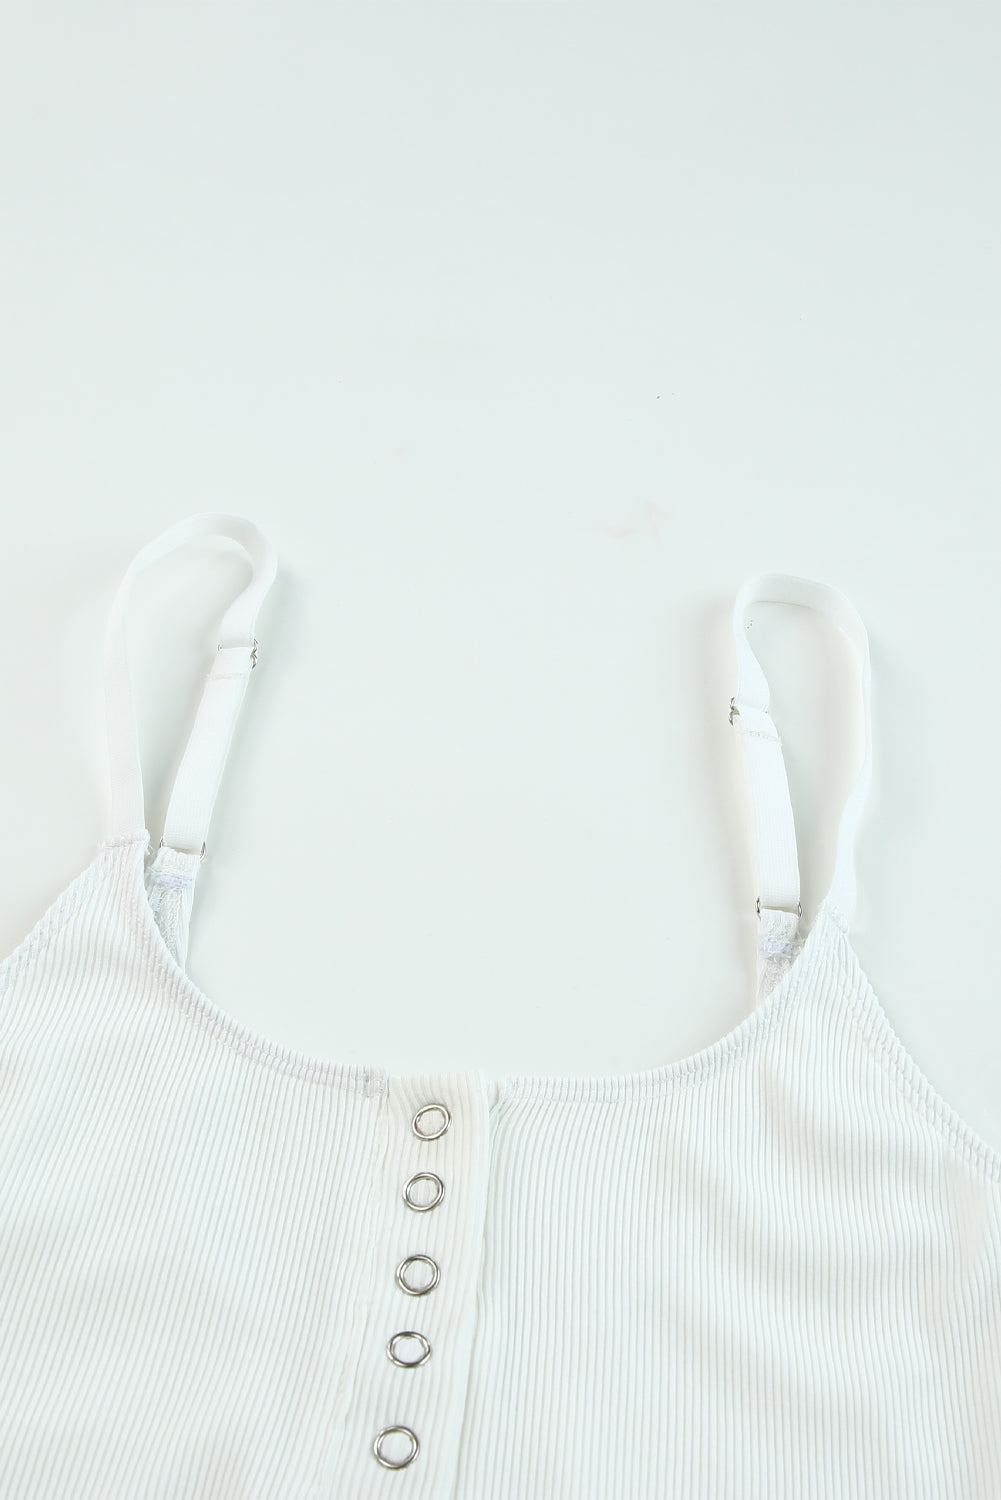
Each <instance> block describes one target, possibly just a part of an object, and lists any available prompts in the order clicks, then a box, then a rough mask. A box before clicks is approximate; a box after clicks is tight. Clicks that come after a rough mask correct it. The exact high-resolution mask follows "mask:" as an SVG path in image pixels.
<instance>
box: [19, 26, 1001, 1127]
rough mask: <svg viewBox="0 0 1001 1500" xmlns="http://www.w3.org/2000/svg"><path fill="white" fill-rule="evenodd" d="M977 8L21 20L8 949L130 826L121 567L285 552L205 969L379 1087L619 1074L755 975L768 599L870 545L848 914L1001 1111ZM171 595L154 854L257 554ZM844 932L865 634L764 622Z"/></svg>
mask: <svg viewBox="0 0 1001 1500" xmlns="http://www.w3.org/2000/svg"><path fill="white" fill-rule="evenodd" d="M999 30H1001V28H999V27H998V24H997V21H996V17H995V16H994V15H993V14H992V12H991V10H990V8H987V7H973V6H971V5H958V6H957V5H955V4H951V5H948V6H947V5H945V4H941V5H935V6H929V5H916V6H908V7H905V6H895V5H894V6H891V5H887V4H883V5H877V6H870V7H864V8H863V7H857V8H846V7H829V8H828V9H827V12H826V15H825V14H822V13H820V12H819V11H817V10H815V9H812V8H811V9H809V10H808V9H806V8H804V7H802V6H794V5H791V4H790V5H788V6H786V7H778V6H765V5H761V4H759V5H755V6H753V7H747V6H739V5H736V4H727V5H718V6H713V7H698V6H694V5H691V6H687V7H673V8H670V7H662V6H653V5H650V6H638V5H632V6H624V5H616V6H612V5H610V4H609V5H604V6H602V7H590V6H589V7H583V6H577V5H570V4H548V3H544V4H539V3H516V4H494V3H489V4H485V3H475V0H474V3H468V4H449V5H438V4H435V5H432V4H427V3H414V4H407V5H386V4H381V3H377V4H357V5H355V4H333V5H320V4H315V5H308V6H307V5H305V4H302V3H298V0H293V3H289V4H285V5H282V6H278V5H271V6H264V5H255V4H243V3H229V0H226V3H211V4H201V3H187V4H171V5H167V4H149V3H140V4H138V5H135V4H133V5H128V6H125V5H98V4H87V5H83V6H75V7H71V6H64V7H54V6H46V5H41V6H35V7H31V8H19V9H18V10H17V11H15V9H14V8H13V7H11V8H10V9H9V10H8V13H7V19H6V22H5V26H4V31H5V45H4V49H3V52H4V55H3V60H2V63H0V69H2V77H0V85H2V87H0V96H2V100H3V103H2V115H3V135H4V149H3V160H2V170H0V197H2V204H3V207H2V213H0V224H2V248H3V262H4V264H3V278H2V301H3V323H4V333H3V352H2V356H0V372H2V380H3V388H2V392H0V395H2V401H0V421H2V426H3V443H2V451H0V461H2V487H3V490H2V496H3V506H4V518H3V519H4V525H3V535H4V545H3V557H2V564H0V565H2V580H0V582H2V587H0V631H2V639H3V653H2V655H3V670H2V673H0V699H2V704H0V711H2V714H3V723H4V725H5V732H4V734H3V736H2V738H0V785H2V789H3V790H2V816H3V830H4V831H3V845H4V851H5V859H4V862H3V878H2V901H0V951H2V953H3V955H6V954H7V953H9V952H10V951H11V950H12V949H13V947H14V946H15V945H16V944H17V943H18V942H19V941H20V940H21V938H22V937H23V936H24V935H25V934H26V932H27V931H28V929H29V928H30V927H31V926H32V925H33V923H34V922H35V921H36V920H37V919H38V917H39V916H40V915H41V914H42V912H43V911H44V910H45V908H46V907H47V906H48V905H49V904H50V902H51V901H52V900H54V899H55V897H56V895H57V894H58V893H59V891H60V890H62V889H63V888H64V887H65V885H66V884H68V882H69V881H70V879H71V878H72V877H73V876H74V875H75V874H76V873H77V872H78V871H79V870H80V869H81V868H82V867H83V865H84V864H86V863H88V862H89V860H90V859H91V857H92V855H93V853H94V851H95V847H96V844H97V842H98V840H100V839H101V838H102V837H104V836H105V834H106V833H107V832H108V829H107V826H106V820H107V816H108V793H107V786H106V764H105V743H104V717H103V714H104V704H103V678H102V662H101V641H102V634H103V629H104V621H105V618H106V615H107V611H108V609H109V608H110V604H111V600H112V598H113V595H114V592H115V590H116V588H117V586H118V582H119V580H120V578H121V575H122V573H123V572H124V569H125V567H126V565H127V563H128V561H129V560H130V558H131V557H132V555H133V554H134V552H135V551H136V550H137V549H138V548H139V547H140V546H141V545H142V544H143V543H144V542H145V541H147V540H149V539H150V538H151V537H152V536H154V535H156V534H157V533H159V532H160V531H161V530H163V529H164V528H165V527H166V526H168V525H170V524H171V523H172V522H173V521H175V520H177V519H178V518H180V517H181V516H184V515H187V514H190V513H192V512H194V511H200V510H227V511H234V512H238V513H240V514H243V515H246V516H249V517H250V518H251V519H253V520H254V521H256V522H257V523H258V525H260V526H261V528H262V529H263V530H264V531H265V533H266V534H267V535H268V537H269V538H270V540H271V541H272V543H273V544H274V546H275V547H276V549H277V552H278V555H279V564H280V572H279V576H278V579H277V581H276V583H275V585H274V586H273V588H272V590H271V593H270V594H269V596H268V598H267V600H266V601H265V605H264V607H263V609H262V611H261V614H260V616H259V622H258V623H259V628H258V631H257V635H258V638H259V640H260V642H261V648H260V664H259V667H258V669H257V671H256V672H255V673H254V675H253V677H252V679H251V682H250V686H249V690H248V694H247V699H246V703H245V705H244V709H243V713H242V715H241V719H240V723H239V726H238V729H237V735H236V739H235V741H234V746H233V750H232V753H231V757H230V761H229V765H228V768H227V774H226V778H225V780H224V783H223V788H222V791H221V793H220V797H219V800H218V801H217V803H216V809H215V815H214V818H213V824H212V828H211V830H210V835H209V846H210V847H209V855H208V858H207V859H206V861H205V864H204V865H203V867H202V873H201V875H200V878H199V886H198V892H197V899H196V906H195V913H194V919H193V925H192V938H191V949H190V953H189V960H188V970H189V973H190V974H191V977H192V979H193V980H194V981H195V983H196V984H197V985H198V986H199V987H200V988H201V989H202V990H203V991H204V992H205V993H206V994H207V995H208V996H209V997H210V998H211V999H212V1000H213V1001H214V1002H215V1003H216V1004H218V1005H220V1006H222V1007H223V1008H224V1009H225V1010H227V1011H229V1012H230V1013H231V1014H233V1015H235V1016H237V1017H238V1018H239V1019H240V1020H241V1021H243V1022H244V1023H245V1024H247V1025H249V1026H251V1027H253V1028H255V1029H256V1030H259V1031H262V1032H264V1033H265V1034H266V1035H268V1036H270V1037H272V1038H274V1039H275V1040H278V1041H281V1042H283V1043H285V1044H287V1045H290V1046H294V1047H297V1048H299V1049H302V1050H305V1051H308V1052H310V1053H311V1054H313V1055H316V1056H321V1057H324V1058H330V1059H335V1060H342V1061H351V1062H358V1061H367V1062H373V1063H378V1064H381V1065H382V1066H384V1067H388V1068H389V1069H390V1070H391V1071H393V1072H403V1071H406V1072H410V1071H422V1070H428V1069H430V1070H439V1069H446V1068H467V1067H477V1068H482V1069H483V1070H484V1071H485V1072H486V1073H487V1074H488V1076H490V1077H495V1078H500V1077H503V1076H506V1075H507V1074H509V1073H547V1074H560V1075H565V1074H574V1075H576V1074H582V1073H588V1074H591V1073H601V1074H608V1073H624V1072H630V1071H634V1070H636V1069H640V1068H646V1067H650V1066H654V1065H657V1064H660V1063H663V1062H667V1061H670V1060H672V1059H675V1058H681V1057H684V1056H687V1055H689V1054H690V1053H692V1052H694V1051H696V1050H698V1049H700V1048H702V1047H704V1046H706V1045H708V1044H709V1043H711V1042H712V1041H714V1040H715V1039H716V1038H717V1037H719V1036H720V1035H722V1034H723V1033H724V1032H725V1031H727V1030H729V1029H730V1028H731V1027H733V1026H734V1025H736V1024H737V1023H738V1022H739V1021H740V1020H742V1019H743V1017H744V1016H745V1015H746V1014H747V1013H748V1011H749V1009H750V1008H751V1005H752V1003H753V994H754V936H755V927H756V919H755V917H754V911H753V902H754V895H755V884H754V869H753V862H752V849H751V845H750V837H749V835H750V822H749V817H750V812H749V806H748V804H747V799H746V794H745V789H744V785H743V782H742V780H741V767H740V764H739V762H738V746H737V744H736V740H735V737H734V734H733V731H732V730H731V728H730V726H729V724H728V722H727V705H728V703H729V698H730V694H731V693H732V691H733V688H734V672H735V664H734V657H733V642H732V635H731V626H730V610H731V607H732V601H733V596H734V594H735V593H736V590H737V588H738V587H739V585H740V583H741V581H742V580H743V579H744V578H745V577H746V576H748V575H749V574H751V573H755V572H758V571H760V570H774V571H786V572H794V573H801V574H805V575H807V576H809V577H814V578H818V579H821V580H823V581H825V582H829V583H833V584H834V585H835V586H837V587H838V588H840V589H841V590H842V591H843V592H845V593H846V594H847V595H848V596H849V598H850V599H852V601H853V602H854V603H855V605H856V607H857V608H858V609H859V610H860V612H861V614H862V616H863V619H864V620H865V622H866V625H867V627H868V630H869V634H870V642H871V651H872V673H873V715H874V722H873V732H874V774H873V787H872V792H871V794H870V799H869V803H868V805H867V810H866V814H865V818H864V822H863V826H862V830H861V833H860V836H859V843H858V855H859V882H860V898H859V908H858V914H857V920H856V925H855V929H854V933H853V941H854V943H855V946H856V950H857V952H858V953H859V956H860V958H861V960H862V962H863V965H864V966H865V968H866V972H867V973H868V974H869V977H870V979H871V980H872V983H873V985H874V986H875V989H876V992H877V994H878V995H879V997H880V1000H881V1002H882V1003H883V1005H884V1007H885V1008H886V1010H887V1012H888V1013H889V1015H890V1018H891V1020H892V1022H893V1024H894V1026H895V1028H896V1029H897V1031H898V1033H899V1034H900V1036H901V1037H902V1038H903V1040H904V1041H905V1043H906V1045H907V1046H908V1047H909V1049H910V1050H911V1052H912V1055H913V1056H914V1057H915V1059H916V1060H917V1062H918V1064H919V1066H920V1067H921V1068H922V1069H923V1071H925V1073H926V1074H927V1075H928V1077H929V1078H930V1079H931V1081H932V1082H933V1084H934V1085H935V1087H936V1088H938V1089H939V1090H940V1091H941V1092H942V1093H943V1094H944V1095H945V1097H946V1099H947V1100H948V1101H949V1102H950V1103H951V1104H952V1105H953V1106H954V1107H955V1108H957V1109H958V1110H959V1111H960V1113H961V1114H962V1115H963V1116H964V1118H965V1119H967V1120H968V1122H969V1123H970V1124H971V1125H972V1126H973V1127H974V1129H976V1130H978V1131H979V1132H980V1133H981V1134H982V1135H983V1137H984V1138H985V1139H986V1140H987V1141H988V1142H989V1143H990V1144H991V1145H992V1146H993V1147H994V1148H995V1149H997V1148H998V1147H1001V1103H999V1101H998V1097H997V1092H998V1090H997V1085H998V1079H999V1058H1001V1006H999V1004H998V988H999V981H998V977H997V959H996V946H997V937H998V910H999V905H1001V874H999V871H998V863H997V859H996V854H995V851H996V848H997V844H998V838H999V834H1001V809H999V806H998V797H997V791H996V788H997V760H998V750H997V746H998V738H999V729H1001V723H999V720H1001V707H999V694H998V691H997V685H996V680H995V674H996V643H995V632H996V623H995V607H994V600H995V597H996V588H997V578H996V569H997V553H998V541H999V526H998V517H997V508H998V500H999V477H1001V476H999V442H998V422H997V410H998V385H999V375H998V369H999V365H998V348H999V333H1001V329H999V321H1001V307H999V302H1001V298H999V290H998V277H997V266H998V255H999V244H998V241H999V237H1001V236H999V229H1001V217H999V209H998V167H999V149H998V143H999V140H1001V135H999V127H1001V119H999V115H1001V105H999V95H998V91H997V88H996V57H997V45H998V41H999V35H998V32H999ZM143 577H144V583H143V586H142V588H141V589H140V590H139V591H137V595H136V598H135V607H134V610H133V614H132V617H131V628H132V659H133V670H134V676H135V683H136V694H137V705H138V711H139V723H140V736H141V742H142V745H143V755H144V766H145V773H146V781H147V798H148V822H149V826H150V828H151V830H152V832H153V837H154V842H155V841H156V839H158V838H159V834H160V831H161V828H162V820H163V814H164V811H165V808H166V802H167V797H168V793H169V782H170V776H171V775H172V773H173V771H174V770H175V769H176V765H177V763H178V760H179V758H180V755H181V751H182V749H183V745H184V741H185V738H186V735H187V732H188V729H189V727H190V723H191V719H192V717H193V715H194V711H195V705H196V702H197V697H198V692H199V689H200V677H201V674H202V673H203V672H204V671H205V670H206V669H207V665H208V661H209V659H210V657H211V652H212V650H213V649H214V645H215V636H214V630H215V625H216V622H217V619H218V617H219V616H220V615H221V613H222V610H223V608H224V607H225V605H226V603H228V601H229V599H230V597H231V596H232V594H233V593H235V591H236V590H237V589H238V588H239V587H240V586H241V584H242V581H243V579H244V578H245V577H246V571H245V567H244V565H243V563H242V562H241V560H240V554H239V552H238V551H237V550H236V549H235V548H229V547H228V546H227V545H226V544H221V543H220V544H218V546H217V547H215V548H214V547H213V546H212V545H211V544H210V545H208V546H205V545H204V544H203V546H202V548H201V549H200V550H199V549H194V550H191V551H186V552H185V553H184V554H176V555H175V557H174V558H173V559H171V560H170V561H168V562H166V563H163V564H158V565H157V568H156V570H155V571H152V570H151V571H148V572H147V573H146V574H144V575H143ZM759 621H760V625H759V633H758V635H757V640H758V641H759V642H761V643H762V646H764V644H766V643H767V644H768V649H767V650H764V649H762V650H761V653H760V654H761V659H762V664H763V665H764V666H765V669H766V671H767V672H768V673H769V675H770V677H771V680H772V684H773V700H772V703H773V711H774V715H775V718H776V722H777V724H778V726H779V728H780V731H781V732H782V733H783V736H784V738H785V742H786V746H787V753H788V757H789V767H788V769H789V777H790V782H791V784H792V787H793V794H794V799H795V802H796V815H797V826H798V830H799V834H800V849H801V860H802V866H803V900H804V909H805V917H806V919H807V920H809V919H810V918H812V916H813V913H814V911H815V909H816V905H817V903H818V902H819V900H820V898H821V897H822V895H823V894H824V891H825V890H826V887H827V882H828V880H829V878H830V872H831V867H832V862H833V849H834V845H833V837H834V833H835V830H836V827H837V820H838V817H839V816H840V810H841V804H842V802H843V800H844V797H845V795H846V794H847V791H848V789H849V787H850V785H851V783H852V780H853V777H854V773H855V769H856V764H855V762H854V759H853V757H854V755H855V750H854V749H853V746H854V745H856V744H857V738H858V734H859V732H860V728H859V726H860V718H859V705H858V679H857V675H856V674H855V673H854V671H853V666H852V656H851V651H850V648H849V647H848V646H847V643H843V642H841V641H840V638H838V637H836V633H834V634H832V627H829V626H827V625H826V624H824V623H823V622H821V621H819V620H818V619H817V618H816V617H812V616H809V615H808V613H807V612H804V611H798V610H794V609H789V608H785V609H783V608H782V607H781V606H772V607H771V608H770V609H768V610H763V611H761V612H759Z"/></svg>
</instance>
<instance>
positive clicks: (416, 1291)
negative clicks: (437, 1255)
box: [396, 1255, 441, 1297]
mask: <svg viewBox="0 0 1001 1500" xmlns="http://www.w3.org/2000/svg"><path fill="white" fill-rule="evenodd" d="M422 1261H423V1263H424V1265H426V1266H430V1267H431V1280H430V1281H429V1282H428V1283H427V1285H426V1286H411V1285H410V1283H409V1282H408V1281H407V1280H406V1279H405V1277H404V1274H403V1273H404V1271H405V1270H406V1268H407V1266H412V1265H417V1264H419V1263H420V1262H422ZM440 1275H441V1272H440V1271H439V1269H438V1263H437V1261H434V1260H432V1259H431V1257H430V1255H408V1256H407V1257H406V1259H405V1260H401V1261H400V1264H399V1265H398V1266H397V1268H396V1284H397V1286H399V1287H402V1288H403V1290H404V1291H405V1292H409V1293H410V1295H411V1297H423V1296H424V1293H425V1292H429V1291H430V1290H431V1288H432V1287H435V1286H437V1285H438V1277H439V1276H440Z"/></svg>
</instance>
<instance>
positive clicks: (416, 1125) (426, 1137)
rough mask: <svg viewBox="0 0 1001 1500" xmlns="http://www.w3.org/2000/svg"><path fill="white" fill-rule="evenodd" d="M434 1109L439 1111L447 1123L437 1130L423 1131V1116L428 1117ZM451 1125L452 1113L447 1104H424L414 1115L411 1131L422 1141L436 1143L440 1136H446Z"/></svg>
mask: <svg viewBox="0 0 1001 1500" xmlns="http://www.w3.org/2000/svg"><path fill="white" fill-rule="evenodd" d="M434 1109H436V1110H438V1111H439V1112H440V1113H441V1114H442V1115H443V1116H444V1120H445V1123H444V1124H443V1125H441V1126H440V1127H439V1128H438V1129H437V1130H422V1129H421V1125H420V1119H421V1115H426V1114H427V1113H428V1111H429V1110H434ZM451 1123H452V1112H451V1110H450V1109H449V1108H448V1106H447V1105H446V1104H438V1103H434V1104H422V1105H421V1107H420V1109H419V1110H418V1111H417V1113H416V1114H415V1115H414V1117H413V1119H412V1120H411V1121H410V1129H411V1130H412V1131H413V1133H414V1135H416V1136H417V1137H419V1139H420V1140H422V1141H436V1140H437V1139H438V1137H439V1136H440V1135H444V1134H445V1131H446V1130H447V1129H448V1127H449V1126H450V1125H451Z"/></svg>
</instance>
